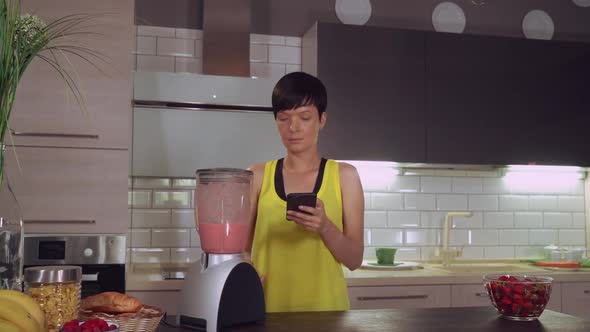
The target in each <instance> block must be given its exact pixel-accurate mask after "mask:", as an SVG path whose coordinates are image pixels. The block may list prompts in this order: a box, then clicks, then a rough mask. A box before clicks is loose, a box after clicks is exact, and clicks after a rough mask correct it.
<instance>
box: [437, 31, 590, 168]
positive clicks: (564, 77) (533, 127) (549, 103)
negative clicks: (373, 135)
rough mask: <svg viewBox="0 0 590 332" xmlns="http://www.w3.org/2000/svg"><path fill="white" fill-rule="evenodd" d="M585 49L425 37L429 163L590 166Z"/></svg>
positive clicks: (589, 50)
mask: <svg viewBox="0 0 590 332" xmlns="http://www.w3.org/2000/svg"><path fill="white" fill-rule="evenodd" d="M589 76H590V45H585V44H578V43H569V42H556V41H539V40H527V39H516V38H503V37H485V36H469V35H459V34H445V33H428V34H427V36H426V100H427V105H426V115H427V116H426V118H427V147H428V151H427V156H428V158H427V159H428V162H431V163H471V164H514V163H531V162H533V163H539V164H574V165H588V164H590V149H589V148H588V147H587V144H584V141H585V140H586V139H587V138H588V134H587V130H586V129H585V128H584V124H585V123H588V120H589V115H590V112H588V110H589V109H590V94H588V93H585V92H584V89H585V83H584V82H585V81H587V79H588V77H589Z"/></svg>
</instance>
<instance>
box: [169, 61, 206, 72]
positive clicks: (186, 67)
mask: <svg viewBox="0 0 590 332" xmlns="http://www.w3.org/2000/svg"><path fill="white" fill-rule="evenodd" d="M174 71H175V72H177V73H192V74H201V73H202V72H203V59H201V58H189V57H176V58H175V59H174Z"/></svg>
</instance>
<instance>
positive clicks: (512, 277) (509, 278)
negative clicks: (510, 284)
mask: <svg viewBox="0 0 590 332" xmlns="http://www.w3.org/2000/svg"><path fill="white" fill-rule="evenodd" d="M508 281H518V278H516V277H515V276H509V277H508Z"/></svg>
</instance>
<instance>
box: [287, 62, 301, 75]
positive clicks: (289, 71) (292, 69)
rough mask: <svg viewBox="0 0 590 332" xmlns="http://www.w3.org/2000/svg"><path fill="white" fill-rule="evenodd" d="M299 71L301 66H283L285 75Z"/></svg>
mask: <svg viewBox="0 0 590 332" xmlns="http://www.w3.org/2000/svg"><path fill="white" fill-rule="evenodd" d="M296 71H301V65H290V64H286V65H285V74H288V73H293V72H296Z"/></svg>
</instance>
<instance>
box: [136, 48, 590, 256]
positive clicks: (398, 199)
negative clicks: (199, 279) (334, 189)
mask: <svg viewBox="0 0 590 332" xmlns="http://www.w3.org/2000/svg"><path fill="white" fill-rule="evenodd" d="M271 41H273V42H279V41H277V40H276V39H272V40H271ZM359 173H360V174H361V181H363V183H365V182H366V179H364V178H363V175H362V174H363V172H359ZM425 174H427V175H424V176H423V175H397V176H396V175H391V176H390V177H391V178H390V179H383V181H381V182H382V184H381V187H379V185H376V184H375V182H374V181H373V182H371V186H372V188H371V191H365V194H364V198H365V207H366V211H365V257H366V258H368V259H370V258H374V252H375V248H377V247H382V246H393V247H397V248H399V252H398V256H397V257H398V258H399V259H406V260H412V259H414V260H418V259H422V260H428V259H431V258H432V255H433V253H434V251H435V249H436V247H437V246H440V245H441V231H442V222H443V219H444V216H445V214H446V211H451V210H467V211H472V212H473V216H472V217H456V218H454V219H453V225H452V229H451V231H450V233H451V234H450V243H451V245H453V246H459V247H461V246H465V247H464V252H463V257H461V258H459V259H501V258H535V257H540V255H541V248H542V247H543V246H546V245H548V244H558V245H564V246H584V245H585V227H586V216H585V211H584V187H583V181H582V180H580V181H579V182H578V183H576V184H575V185H573V186H570V187H566V188H557V189H555V188H553V189H552V191H550V192H542V191H539V190H538V189H534V190H530V191H526V190H523V188H519V189H518V190H519V191H518V192H514V191H513V190H512V189H511V188H510V185H508V184H506V183H504V181H503V180H502V178H501V177H499V176H496V177H491V176H490V175H489V174H485V173H483V174H477V175H479V176H470V175H471V173H468V172H464V171H445V173H444V174H443V175H437V173H434V172H427V173H425ZM130 183H131V182H130ZM194 186H195V181H194V180H193V179H171V178H134V179H133V182H132V186H131V185H130V189H129V208H130V216H131V230H130V237H131V239H130V241H129V243H130V246H131V247H132V259H135V261H150V260H151V261H166V262H168V261H172V262H175V261H179V260H181V261H186V260H194V259H196V258H197V257H198V255H200V248H199V245H200V244H199V238H198V234H197V232H196V229H195V227H194V214H193V209H192V208H193V202H192V197H193V196H192V195H193V189H194Z"/></svg>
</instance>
